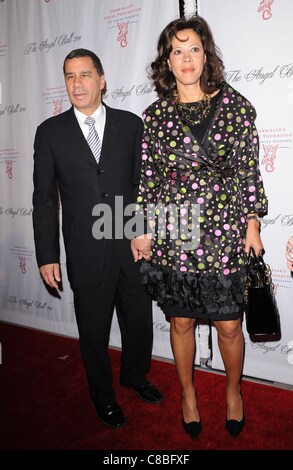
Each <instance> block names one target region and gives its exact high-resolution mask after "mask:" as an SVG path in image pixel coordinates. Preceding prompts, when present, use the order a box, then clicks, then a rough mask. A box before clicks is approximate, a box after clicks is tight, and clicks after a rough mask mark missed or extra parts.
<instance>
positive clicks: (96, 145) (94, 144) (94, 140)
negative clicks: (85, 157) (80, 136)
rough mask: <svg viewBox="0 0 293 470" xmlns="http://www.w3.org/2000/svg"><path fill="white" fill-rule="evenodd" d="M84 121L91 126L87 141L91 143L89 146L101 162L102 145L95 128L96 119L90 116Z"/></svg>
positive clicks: (97, 160)
mask: <svg viewBox="0 0 293 470" xmlns="http://www.w3.org/2000/svg"><path fill="white" fill-rule="evenodd" d="M84 123H85V124H87V125H88V126H89V134H88V136H87V143H88V144H89V147H90V149H91V151H92V153H93V156H94V157H95V160H96V162H97V163H99V160H100V154H101V147H102V145H101V141H100V139H99V136H98V133H97V131H96V128H95V120H94V118H92V117H90V116H88V117H87V118H86V120H85V121H84Z"/></svg>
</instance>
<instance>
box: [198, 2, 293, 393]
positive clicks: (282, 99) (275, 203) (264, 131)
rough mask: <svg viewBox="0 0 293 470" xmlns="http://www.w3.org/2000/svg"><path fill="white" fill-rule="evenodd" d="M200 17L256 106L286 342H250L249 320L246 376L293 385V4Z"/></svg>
mask: <svg viewBox="0 0 293 470" xmlns="http://www.w3.org/2000/svg"><path fill="white" fill-rule="evenodd" d="M198 10H199V12H198V13H199V14H200V15H201V16H203V17H204V18H205V19H206V20H207V21H208V23H209V24H210V26H211V29H212V31H213V34H214V38H215V42H216V44H217V46H218V47H219V48H220V50H221V52H222V56H223V60H224V64H225V71H226V80H227V81H228V82H229V83H231V85H232V86H233V87H234V88H236V89H238V90H239V91H240V92H241V93H242V94H243V95H244V96H246V97H247V98H248V99H249V100H250V101H251V102H252V103H253V104H254V106H255V107H256V111H257V121H256V125H257V128H258V132H259V137H260V166H261V172H262V176H263V179H264V184H265V189H266V192H267V196H268V199H269V212H268V215H267V216H266V217H264V219H263V221H262V232H261V234H262V239H263V242H264V245H265V250H266V252H265V260H266V261H267V262H268V263H269V265H270V266H271V269H272V273H273V281H274V284H275V291H276V295H277V301H278V306H279V310H280V316H281V326H282V338H281V340H280V341H276V342H267V343H263V342H260V343H255V342H251V341H250V338H249V335H248V334H247V332H246V330H245V321H244V325H243V326H244V332H245V341H246V348H245V365H244V374H245V375H248V376H253V377H261V378H264V379H267V380H271V381H274V382H283V383H287V384H293V315H292V313H293V311H292V310H293V307H292V305H293V282H292V276H291V275H290V272H289V270H288V269H287V263H286V260H285V256H284V253H285V246H286V242H287V240H288V239H289V238H290V236H291V235H292V234H293V196H292V175H293V153H292V143H293V112H292V111H293V53H292V47H291V43H292V36H293V35H292V18H293V3H292V2H291V0H277V1H272V0H263V1H260V0H258V1H256V0H246V1H245V5H244V3H243V1H241V0H221V1H219V2H215V1H213V0H200V1H199V2H198ZM289 188H290V189H289ZM212 337H213V367H215V368H217V369H222V368H223V363H222V360H221V357H220V354H219V350H218V348H217V342H216V334H215V331H213V333H212Z"/></svg>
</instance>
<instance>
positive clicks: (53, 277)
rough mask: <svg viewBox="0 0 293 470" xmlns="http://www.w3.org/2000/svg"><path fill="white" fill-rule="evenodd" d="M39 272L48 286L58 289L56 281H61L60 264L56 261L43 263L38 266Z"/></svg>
mask: <svg viewBox="0 0 293 470" xmlns="http://www.w3.org/2000/svg"><path fill="white" fill-rule="evenodd" d="M40 273H41V276H42V278H43V279H44V281H45V283H46V284H48V286H50V287H53V288H54V289H58V284H57V282H60V281H61V276H60V266H59V264H58V263H52V264H44V265H43V266H41V267H40Z"/></svg>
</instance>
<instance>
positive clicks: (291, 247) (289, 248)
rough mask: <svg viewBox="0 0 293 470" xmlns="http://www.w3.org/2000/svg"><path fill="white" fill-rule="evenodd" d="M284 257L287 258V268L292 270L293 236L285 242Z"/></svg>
mask: <svg viewBox="0 0 293 470" xmlns="http://www.w3.org/2000/svg"><path fill="white" fill-rule="evenodd" d="M285 257H286V259H287V266H288V269H290V271H293V236H292V237H291V238H289V240H288V242H287V245H286V253H285Z"/></svg>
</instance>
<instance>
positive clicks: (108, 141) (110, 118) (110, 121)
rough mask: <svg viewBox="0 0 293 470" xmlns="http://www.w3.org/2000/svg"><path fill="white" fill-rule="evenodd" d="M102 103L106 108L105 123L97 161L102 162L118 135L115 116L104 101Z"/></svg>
mask: <svg viewBox="0 0 293 470" xmlns="http://www.w3.org/2000/svg"><path fill="white" fill-rule="evenodd" d="M103 105H104V106H105V108H106V124H105V130H104V136H103V144H102V150H101V156H100V162H99V163H102V162H103V161H104V160H105V158H107V155H108V154H109V153H110V151H111V149H112V147H113V145H114V144H115V142H116V141H117V138H118V135H119V125H118V122H117V118H116V116H115V112H113V110H112V109H111V108H109V107H108V106H107V105H105V103H103Z"/></svg>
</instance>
